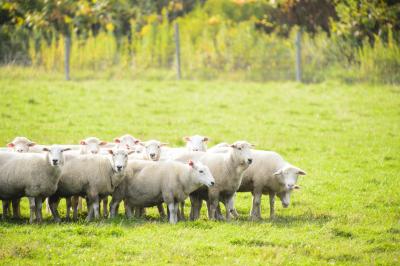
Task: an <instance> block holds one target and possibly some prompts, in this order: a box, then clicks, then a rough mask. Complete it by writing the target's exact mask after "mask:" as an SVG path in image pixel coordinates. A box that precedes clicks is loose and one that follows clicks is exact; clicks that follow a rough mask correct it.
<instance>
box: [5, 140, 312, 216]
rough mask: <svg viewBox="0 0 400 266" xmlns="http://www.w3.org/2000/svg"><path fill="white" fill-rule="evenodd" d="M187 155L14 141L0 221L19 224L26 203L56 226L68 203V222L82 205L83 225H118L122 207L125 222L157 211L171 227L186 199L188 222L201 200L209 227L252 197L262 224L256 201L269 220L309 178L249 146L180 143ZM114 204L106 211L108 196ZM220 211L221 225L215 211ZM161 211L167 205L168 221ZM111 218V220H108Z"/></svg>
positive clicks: (133, 145) (142, 146)
mask: <svg viewBox="0 0 400 266" xmlns="http://www.w3.org/2000/svg"><path fill="white" fill-rule="evenodd" d="M184 140H185V142H186V147H181V148H170V147H167V146H166V144H165V143H161V142H160V141H157V140H150V141H146V142H142V141H140V140H138V139H136V138H134V137H132V136H131V135H124V136H122V137H119V138H115V139H114V142H113V143H107V142H105V141H100V140H99V139H98V138H95V137H90V138H87V139H85V140H82V141H81V142H80V144H79V145H51V146H48V145H38V144H35V143H34V142H32V141H30V140H29V139H27V138H25V137H16V138H15V139H14V140H13V141H12V142H10V143H9V144H8V147H7V148H1V150H0V199H1V200H2V201H3V217H8V216H10V215H11V208H10V206H11V205H12V215H13V217H14V218H20V206H19V205H20V199H21V197H28V199H29V207H30V222H31V223H33V222H34V221H37V222H39V223H40V222H41V221H42V203H43V202H44V201H45V200H46V199H47V200H46V202H47V204H48V208H49V209H50V211H51V214H52V216H53V218H54V220H55V221H57V222H59V221H61V218H60V215H59V213H58V210H57V209H58V203H59V201H60V199H61V198H65V199H66V203H67V212H66V219H67V220H69V219H70V211H71V209H72V211H73V219H74V220H76V219H77V216H78V211H79V209H80V208H81V206H82V199H86V202H87V206H88V215H87V220H88V221H91V220H93V218H96V219H97V218H99V217H100V212H101V210H100V206H101V204H100V203H101V202H102V203H103V204H102V205H103V210H102V215H103V216H104V217H108V216H110V217H115V215H116V214H117V213H118V209H119V205H120V203H121V202H122V201H123V202H124V206H125V214H126V216H127V217H128V218H129V217H132V216H133V215H135V216H137V217H140V216H142V215H144V214H145V208H147V207H153V206H157V208H158V211H159V213H160V216H161V217H163V218H164V217H166V216H168V219H169V222H170V223H176V222H177V221H178V220H182V219H185V214H184V201H185V199H186V198H187V197H190V202H191V210H190V219H191V220H195V219H198V218H199V216H200V209H201V207H202V203H203V200H204V201H206V203H207V208H208V217H209V219H218V220H224V219H226V220H229V219H231V216H234V217H237V216H238V213H237V211H236V210H235V202H234V200H235V195H236V193H237V192H251V193H252V195H253V205H252V209H251V219H253V220H257V219H260V218H261V208H260V206H261V196H262V195H263V194H267V195H269V202H270V216H271V217H273V216H274V204H275V196H278V197H279V198H280V200H281V201H282V205H283V207H288V205H289V202H290V194H291V192H292V190H294V189H297V188H298V186H297V185H296V182H297V177H298V176H299V175H305V174H306V173H305V172H304V171H303V170H301V169H300V168H298V167H295V166H293V165H291V164H290V163H288V162H286V161H285V160H284V159H283V158H282V157H281V156H280V155H279V154H277V153H276V152H272V151H262V150H255V149H252V147H253V145H251V144H250V143H248V142H246V141H236V142H235V143H233V144H227V143H220V144H218V145H216V146H214V147H212V148H209V149H207V141H208V138H207V137H204V136H199V135H196V136H191V137H185V138H184ZM110 195H111V196H112V200H111V202H110V204H108V196H110ZM220 202H221V203H223V204H224V206H225V210H226V213H225V217H224V216H223V215H222V211H221V209H220V206H219V203H220ZM163 203H165V204H166V205H167V214H165V211H164V207H163ZM109 212H110V213H109Z"/></svg>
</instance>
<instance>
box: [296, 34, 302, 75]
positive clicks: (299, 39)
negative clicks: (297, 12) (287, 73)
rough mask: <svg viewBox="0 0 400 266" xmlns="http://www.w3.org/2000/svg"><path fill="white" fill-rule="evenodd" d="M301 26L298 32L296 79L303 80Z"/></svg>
mask: <svg viewBox="0 0 400 266" xmlns="http://www.w3.org/2000/svg"><path fill="white" fill-rule="evenodd" d="M301 70H302V69H301V28H299V30H298V31H297V34H296V81H298V82H301V74H302V71H301Z"/></svg>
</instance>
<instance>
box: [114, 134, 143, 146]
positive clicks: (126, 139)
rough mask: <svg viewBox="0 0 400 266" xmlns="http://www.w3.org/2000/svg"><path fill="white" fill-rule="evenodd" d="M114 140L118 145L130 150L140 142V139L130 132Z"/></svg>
mask: <svg viewBox="0 0 400 266" xmlns="http://www.w3.org/2000/svg"><path fill="white" fill-rule="evenodd" d="M114 142H115V143H117V144H118V145H117V146H118V147H122V148H127V149H128V150H134V149H135V147H136V146H137V144H138V143H139V140H138V139H136V138H135V137H133V136H131V135H129V134H126V135H123V136H122V137H119V138H115V139H114Z"/></svg>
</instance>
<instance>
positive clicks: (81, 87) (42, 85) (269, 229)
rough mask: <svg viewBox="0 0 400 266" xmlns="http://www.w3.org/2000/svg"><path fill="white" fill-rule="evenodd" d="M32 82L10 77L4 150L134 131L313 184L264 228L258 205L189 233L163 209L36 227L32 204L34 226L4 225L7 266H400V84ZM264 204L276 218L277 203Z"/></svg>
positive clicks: (1, 236) (0, 112)
mask: <svg viewBox="0 0 400 266" xmlns="http://www.w3.org/2000/svg"><path fill="white" fill-rule="evenodd" d="M0 72H1V71H0ZM22 77H23V72H22V74H21V75H15V74H14V75H13V73H12V72H10V71H6V72H3V74H0V91H1V97H0V121H1V128H0V145H4V144H6V143H7V142H8V141H9V140H11V139H12V138H13V137H15V136H16V135H25V136H28V137H30V138H31V139H33V140H35V141H36V142H38V143H53V142H57V143H76V142H78V141H79V140H80V139H82V138H84V137H87V136H92V135H94V136H97V137H100V138H102V139H106V140H111V139H112V138H113V137H115V136H119V135H122V134H125V133H127V132H129V133H132V134H133V135H134V136H136V137H138V138H140V139H143V140H146V139H150V138H156V139H160V140H162V141H166V142H169V143H171V144H173V145H181V144H182V142H181V137H182V136H184V135H191V134H197V133H198V134H204V135H208V136H209V137H210V138H212V140H213V141H212V143H211V144H213V143H217V142H219V141H229V142H230V141H234V140H237V139H246V140H248V141H250V142H253V143H255V144H257V146H258V148H260V149H268V150H275V151H278V152H279V153H281V154H282V155H284V157H285V158H287V160H288V161H290V162H292V163H293V164H295V165H298V166H300V167H302V168H303V169H305V170H306V171H307V172H308V175H307V176H306V177H304V178H303V177H301V178H300V180H299V183H300V185H301V186H302V189H301V190H300V191H298V192H296V193H295V194H294V195H293V197H292V204H291V206H290V207H289V208H288V209H283V208H282V207H281V205H280V204H279V203H278V206H277V215H278V218H277V219H276V220H275V221H270V220H269V219H265V220H264V221H262V222H255V223H253V222H249V221H247V217H248V213H249V210H250V206H251V195H249V194H240V195H239V196H238V198H237V208H238V210H239V212H240V214H241V216H242V218H240V220H238V221H233V222H230V223H221V222H210V221H207V220H206V216H205V213H204V212H203V215H202V219H201V220H200V221H197V222H183V223H180V224H178V225H175V226H171V225H169V224H167V223H165V222H163V221H160V220H158V215H157V214H156V212H155V210H151V211H150V212H149V217H148V219H146V220H134V221H127V220H125V219H124V218H123V217H122V215H121V217H119V218H117V219H115V220H107V221H100V222H95V223H90V224H86V223H84V222H80V223H76V224H67V223H63V224H61V225H57V224H53V223H52V222H51V220H50V218H49V216H48V215H47V219H46V223H45V224H44V225H42V226H38V225H28V224H26V223H27V216H28V210H27V201H26V200H25V201H24V210H23V215H24V216H25V220H24V221H22V222H21V221H18V222H16V221H6V222H4V221H3V222H1V223H0V263H1V264H7V265H8V264H10V263H15V264H24V265H26V264H34V263H37V262H39V261H40V262H41V263H43V264H48V263H52V264H53V263H61V264H77V263H88V264H89V263H94V262H97V263H99V264H108V263H109V262H114V263H117V262H127V263H131V264H143V263H152V264H166V263H171V264H200V265H201V264H220V265H229V264H240V265H257V264H259V265H265V264H266V263H271V264H288V263H290V264H316V263H318V264H328V263H333V262H336V263H340V264H352V263H356V264H371V263H372V264H377V263H379V264H398V263H399V260H400V258H399V257H400V248H399V246H400V222H399V219H400V210H399V206H400V197H399V195H400V186H399V185H400V182H399V180H398V172H399V170H400V160H399V159H400V158H399V154H400V153H399V151H400V137H399V132H400V97H399V96H400V88H399V87H391V86H373V85H364V84H359V85H344V84H340V83H336V82H326V83H323V84H316V85H300V84H295V83H265V84H255V83H229V82H196V81H182V82H172V81H166V82H158V81H148V82H145V81H136V82H134V81H128V80H126V81H117V80H96V81H92V80H79V81H72V82H64V81H59V80H58V79H56V78H52V77H49V76H43V77H40V76H39V77H37V78H35V77H34V78H30V79H22V80H21V78H22ZM262 204H263V205H262V209H263V215H264V217H265V218H267V213H268V207H267V206H268V203H267V197H264V200H263V203H262ZM203 209H204V208H203ZM203 211H204V210H203ZM82 217H83V216H82Z"/></svg>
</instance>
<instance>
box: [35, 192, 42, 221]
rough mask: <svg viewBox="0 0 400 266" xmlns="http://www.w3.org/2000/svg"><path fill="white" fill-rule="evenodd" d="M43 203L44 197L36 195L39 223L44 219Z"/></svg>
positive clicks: (37, 219)
mask: <svg viewBox="0 0 400 266" xmlns="http://www.w3.org/2000/svg"><path fill="white" fill-rule="evenodd" d="M42 204H43V200H42V197H36V198H35V211H36V221H37V222H38V223H42V221H43V216H42Z"/></svg>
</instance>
